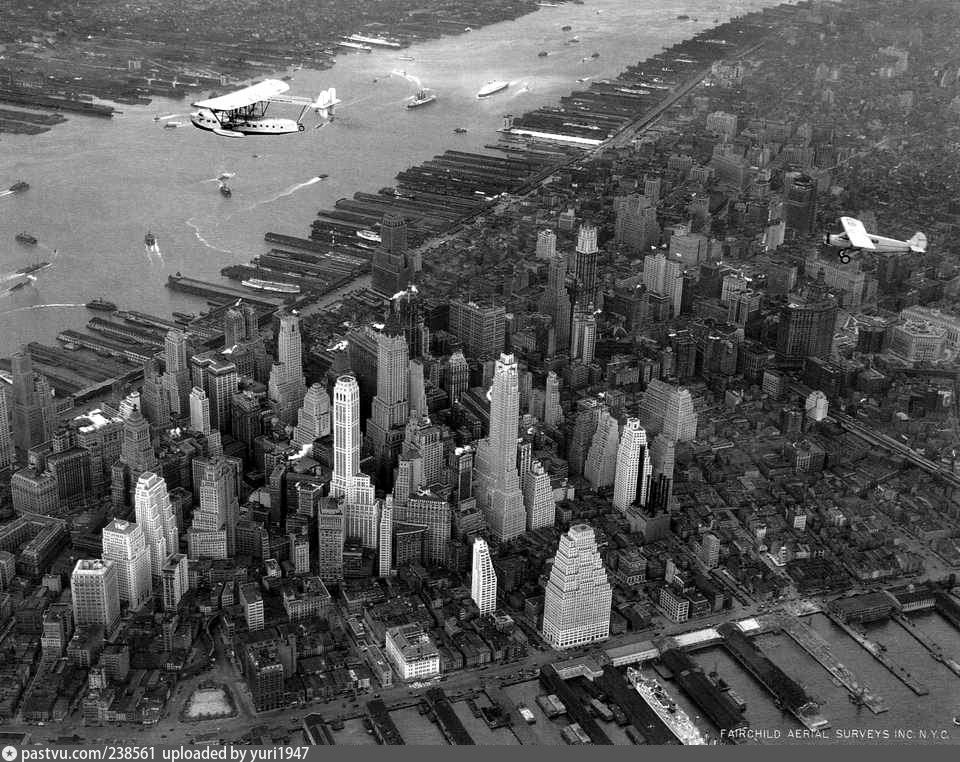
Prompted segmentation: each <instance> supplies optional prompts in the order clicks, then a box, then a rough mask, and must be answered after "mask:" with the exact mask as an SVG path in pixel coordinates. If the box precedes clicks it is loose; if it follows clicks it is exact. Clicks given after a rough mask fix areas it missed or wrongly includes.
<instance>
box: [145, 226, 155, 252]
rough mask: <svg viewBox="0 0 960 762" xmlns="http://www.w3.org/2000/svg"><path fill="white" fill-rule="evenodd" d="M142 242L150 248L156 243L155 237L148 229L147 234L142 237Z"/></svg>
mask: <svg viewBox="0 0 960 762" xmlns="http://www.w3.org/2000/svg"><path fill="white" fill-rule="evenodd" d="M143 243H144V245H145V246H147V247H148V248H150V249H152V248H153V247H154V246H156V245H157V237H156V236H155V235H154V234H153V233H151V232H150V231H149V230H148V231H147V234H146V235H145V236H144V237H143Z"/></svg>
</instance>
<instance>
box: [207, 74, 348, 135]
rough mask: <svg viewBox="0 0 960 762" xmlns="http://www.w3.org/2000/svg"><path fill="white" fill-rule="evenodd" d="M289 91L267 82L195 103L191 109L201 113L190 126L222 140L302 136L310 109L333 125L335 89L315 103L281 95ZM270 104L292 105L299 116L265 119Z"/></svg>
mask: <svg viewBox="0 0 960 762" xmlns="http://www.w3.org/2000/svg"><path fill="white" fill-rule="evenodd" d="M289 89H290V85H288V84H287V83H286V82H282V81H280V80H279V79H267V80H264V81H263V82H258V83H257V84H255V85H250V87H244V88H243V89H242V90H237V91H236V92H233V93H228V94H227V95H220V96H217V97H216V98H208V99H207V100H205V101H197V102H196V103H194V104H192V105H193V106H195V107H196V108H198V109H200V110H199V111H195V112H194V113H192V114H191V115H190V121H191V122H193V126H194V127H198V128H200V129H201V130H208V131H209V132H212V133H213V134H214V135H220V136H221V137H225V138H242V137H244V136H245V135H286V134H288V133H291V132H303V131H304V129H305V127H304V125H303V121H302V120H303V115H304V114H306V113H307V110H308V109H313V111H315V112H316V114H317V118H318V119H321V120H322V119H325V120H327V121H331V122H332V121H333V109H334V106H336V105H337V104H338V103H341V101H340V100H338V99H337V91H336V90H335V89H334V88H332V87H331V88H329V89H328V90H324V91H323V92H322V93H320V95H318V96H317V99H316V100H311V99H310V98H304V97H301V96H296V95H284V93H286V92H287V90H289ZM271 103H291V104H293V105H295V106H300V107H301V108H300V115H299V116H298V117H297V118H296V119H289V118H280V117H275V116H269V117H268V116H267V108H268V107H269V106H270V104H271ZM317 126H318V127H319V126H320V125H319V124H318V125H317Z"/></svg>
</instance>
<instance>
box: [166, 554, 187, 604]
mask: <svg viewBox="0 0 960 762" xmlns="http://www.w3.org/2000/svg"><path fill="white" fill-rule="evenodd" d="M189 572H190V566H189V562H188V561H187V557H186V556H185V555H184V554H183V553H173V554H171V555H169V556H167V560H166V561H164V562H163V566H162V567H161V569H160V589H161V590H162V592H163V610H164V611H175V610H176V609H177V607H178V606H179V605H180V599H181V598H183V595H184V593H186V592H187V590H188V589H189V587H190V573H189Z"/></svg>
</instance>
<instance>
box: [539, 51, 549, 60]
mask: <svg viewBox="0 0 960 762" xmlns="http://www.w3.org/2000/svg"><path fill="white" fill-rule="evenodd" d="M548 55H550V53H548V52H547V51H546V50H541V51H540V52H539V53H537V56H539V57H540V58H546V57H547V56H548Z"/></svg>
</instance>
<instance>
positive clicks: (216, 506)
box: [187, 458, 240, 561]
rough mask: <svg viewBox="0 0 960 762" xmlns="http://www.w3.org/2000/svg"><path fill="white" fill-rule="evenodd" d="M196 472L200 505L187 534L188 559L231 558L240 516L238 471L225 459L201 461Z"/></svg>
mask: <svg viewBox="0 0 960 762" xmlns="http://www.w3.org/2000/svg"><path fill="white" fill-rule="evenodd" d="M195 462H196V461H195ZM199 469H200V478H199V481H198V486H199V489H198V490H197V491H198V492H199V496H200V505H199V507H198V508H197V510H196V511H194V514H193V524H192V525H191V526H190V531H189V532H188V533H187V547H188V550H187V558H189V559H190V560H191V561H194V560H197V559H200V558H211V559H225V558H231V557H232V556H233V554H234V552H235V547H236V540H235V538H236V525H237V520H238V518H239V513H240V508H239V505H238V502H237V469H236V467H235V466H234V465H233V463H231V462H230V461H229V460H228V459H227V458H210V459H201V460H200V462H199Z"/></svg>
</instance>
